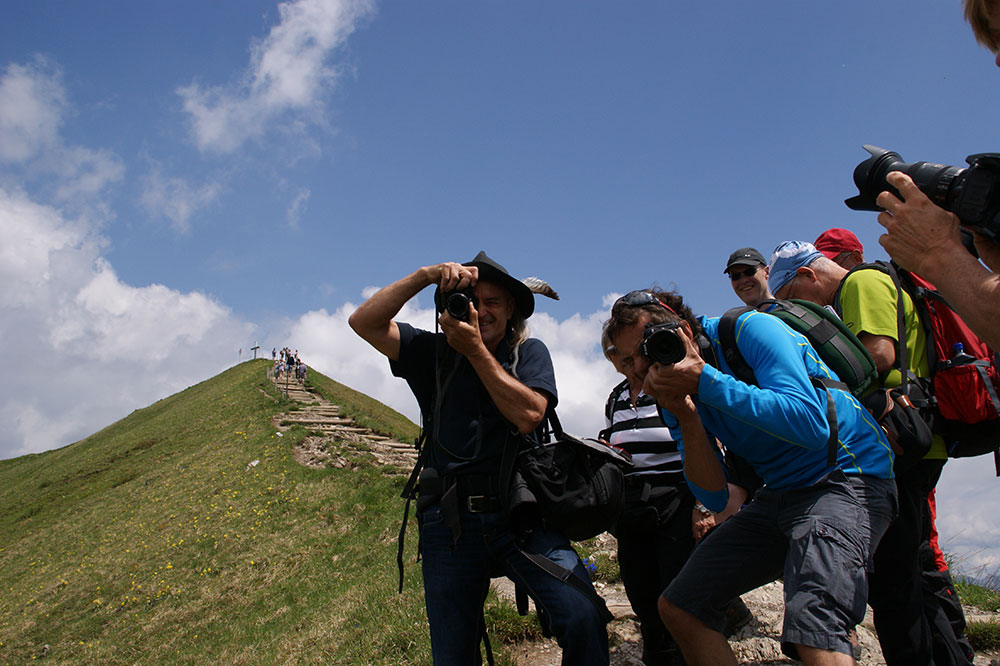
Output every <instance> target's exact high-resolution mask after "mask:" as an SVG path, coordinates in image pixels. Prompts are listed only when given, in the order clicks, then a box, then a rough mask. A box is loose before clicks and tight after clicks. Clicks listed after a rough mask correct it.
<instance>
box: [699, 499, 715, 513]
mask: <svg viewBox="0 0 1000 666" xmlns="http://www.w3.org/2000/svg"><path fill="white" fill-rule="evenodd" d="M694 508H696V509H698V511H700V512H701V514H702V515H703V516H714V515H715V514H714V513H712V512H711V511H709V510H708V507H707V506H705V505H704V504H702V503H701V502H695V503H694Z"/></svg>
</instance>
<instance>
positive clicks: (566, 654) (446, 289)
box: [350, 252, 609, 665]
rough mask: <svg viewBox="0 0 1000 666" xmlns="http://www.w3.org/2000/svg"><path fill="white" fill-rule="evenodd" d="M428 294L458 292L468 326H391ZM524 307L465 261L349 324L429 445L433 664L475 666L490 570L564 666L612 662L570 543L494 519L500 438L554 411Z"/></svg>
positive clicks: (407, 285) (426, 496)
mask: <svg viewBox="0 0 1000 666" xmlns="http://www.w3.org/2000/svg"><path fill="white" fill-rule="evenodd" d="M430 285H436V286H437V288H438V292H437V293H438V296H441V295H446V294H450V293H451V292H455V291H458V290H467V293H468V294H469V295H470V296H471V302H470V303H469V306H468V312H467V317H466V318H464V319H460V318H456V317H454V316H452V314H449V312H448V311H447V310H444V311H443V312H441V314H440V316H439V318H438V322H439V324H440V326H441V331H442V332H441V333H432V332H430V331H423V330H419V329H416V328H414V327H412V326H410V325H409V324H406V323H401V322H400V323H397V322H396V321H395V320H394V319H393V318H394V317H395V316H396V315H397V314H398V313H399V311H400V310H401V309H402V307H403V306H404V305H405V304H406V303H407V301H409V300H410V299H411V298H413V297H414V296H416V295H417V294H418V293H419V292H420V291H422V290H423V289H424V288H425V287H428V286H430ZM435 300H436V301H440V300H441V299H439V298H437V297H436V299H435ZM534 306H535V303H534V295H533V294H532V292H531V290H530V289H528V287H526V286H525V285H524V284H523V283H522V282H520V281H519V280H517V279H516V278H514V277H512V276H511V275H510V274H509V273H508V272H507V270H506V269H505V268H504V267H503V266H501V265H499V264H497V263H496V262H495V261H493V260H492V259H490V258H489V257H488V256H487V255H486V254H485V253H483V252H480V253H479V254H478V255H477V256H476V258H475V259H473V260H472V261H470V262H467V263H465V264H457V263H451V262H449V263H443V264H437V265H432V266H425V267H423V268H420V269H418V270H417V271H416V272H414V273H412V274H411V275H409V276H407V277H404V278H402V279H401V280H398V281H397V282H395V283H393V284H391V285H389V286H388V287H385V288H383V289H381V290H379V291H378V292H376V293H375V294H374V295H373V296H372V297H371V298H369V299H368V300H367V301H365V302H364V303H363V304H362V305H361V307H359V308H358V309H357V311H356V312H355V313H354V314H353V315H351V318H350V324H351V327H352V328H353V329H354V331H355V332H356V333H358V335H360V336H361V337H362V338H364V339H365V340H366V341H368V343H369V344H371V345H372V346H373V347H375V349H377V350H378V351H380V352H381V353H382V354H384V355H385V356H387V357H388V358H389V361H390V368H391V369H392V373H393V374H394V375H395V376H397V377H402V378H404V379H405V380H406V382H407V384H409V386H410V390H412V391H413V394H414V396H415V397H416V398H417V402H418V403H419V405H420V411H421V415H422V417H423V421H424V428H425V431H426V432H427V433H428V435H429V436H428V438H427V441H426V443H425V444H424V451H425V454H424V455H425V456H426V458H425V465H424V471H423V473H422V474H421V477H420V479H421V480H420V486H419V491H418V492H419V494H420V497H419V499H418V515H419V517H420V541H421V549H422V566H423V578H424V593H425V605H426V608H427V618H428V622H429V624H430V634H431V649H432V651H433V654H434V663H435V664H448V665H451V664H479V663H480V653H479V639H480V637H481V636H482V632H483V628H484V625H483V619H482V606H483V602H484V600H485V598H486V593H487V591H488V589H489V581H490V576H491V574H492V575H499V574H501V573H502V574H503V575H506V576H507V577H508V578H510V579H511V580H513V581H514V582H515V583H519V584H520V585H521V586H522V587H523V588H524V589H526V590H527V591H528V593H529V595H530V596H531V597H532V598H533V600H534V602H535V605H536V607H538V608H539V610H540V614H541V615H542V616H543V618H544V620H543V621H545V622H546V623H547V625H548V627H547V628H548V629H551V631H552V633H553V634H554V635H555V636H556V638H557V639H558V641H559V645H560V646H561V647H562V649H563V664H567V665H568V664H608V661H609V657H608V636H607V629H606V626H605V625H606V620H605V618H606V613H607V609H606V608H605V607H604V606H603V602H602V601H601V600H600V597H598V596H597V595H596V593H594V592H593V588H592V587H591V583H590V580H589V578H588V577H587V573H586V569H585V568H584V567H583V564H582V563H581V561H580V558H579V556H578V555H577V554H576V552H575V551H574V550H573V548H572V547H571V546H570V543H569V541H568V540H567V539H566V537H565V536H563V535H562V534H560V533H557V532H554V531H552V530H548V529H541V528H540V529H535V530H533V531H531V532H530V533H528V534H515V533H514V532H513V531H512V530H511V529H510V527H509V525H508V524H507V520H506V518H505V515H504V511H503V501H504V499H505V489H504V488H502V487H501V486H502V484H501V483H500V469H501V463H502V459H503V453H504V449H505V448H506V447H507V446H508V444H513V441H511V442H508V439H509V438H510V437H511V436H512V435H511V433H513V432H519V433H521V434H529V433H532V432H533V431H534V430H535V429H536V428H537V427H538V426H539V424H540V423H541V422H542V419H543V418H544V416H545V411H546V409H547V407H548V406H549V405H550V404H551V405H552V406H554V405H555V404H556V401H557V395H556V385H555V375H554V372H553V369H552V360H551V358H550V356H549V352H548V349H546V347H545V345H544V344H543V343H542V342H541V341H540V340H537V339H535V338H528V337H527V326H526V324H525V320H526V319H527V318H528V317H530V316H531V314H532V312H533V311H534ZM438 309H439V310H442V308H440V307H439V308H438ZM525 553H531V554H540V555H543V556H544V557H546V558H548V559H549V560H551V561H552V562H554V563H556V564H558V565H560V566H561V567H562V568H564V569H567V570H570V571H572V575H574V576H576V577H577V578H578V580H576V581H574V582H573V584H568V583H567V582H565V581H562V580H559V579H557V578H556V577H554V576H553V575H552V574H550V573H548V572H546V571H544V570H542V569H541V568H539V567H538V566H537V565H536V564H534V563H533V562H532V561H531V560H529V559H528V558H527V557H526V556H525ZM581 584H582V585H581ZM586 590H589V592H590V593H589V594H588V593H587V592H586Z"/></svg>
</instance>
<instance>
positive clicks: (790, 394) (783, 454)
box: [616, 293, 895, 666]
mask: <svg viewBox="0 0 1000 666" xmlns="http://www.w3.org/2000/svg"><path fill="white" fill-rule="evenodd" d="M659 300H660V301H661V302H662V304H663V306H664V308H665V309H666V310H667V315H666V317H665V321H664V322H663V323H661V324H655V325H653V326H649V327H647V326H646V325H644V323H643V322H642V321H637V322H636V323H635V324H633V325H631V326H629V327H626V328H625V329H624V330H623V331H622V332H621V333H620V334H619V335H618V336H617V338H616V340H617V342H616V346H617V347H618V348H619V351H620V353H621V354H622V355H623V356H632V357H633V358H634V359H635V364H636V372H637V373H639V374H640V375H641V376H643V377H644V383H643V390H644V391H645V392H646V393H647V394H649V395H652V396H653V397H655V398H656V401H657V404H658V405H659V406H660V407H661V408H663V409H662V411H661V415H662V417H663V420H664V422H665V423H666V424H667V425H668V426H669V427H670V428H671V433H672V434H673V433H677V435H675V437H674V439H675V440H679V441H681V442H683V449H682V451H681V453H682V456H683V462H684V475H685V477H686V478H687V482H688V486H689V487H690V488H691V491H692V492H693V493H694V495H695V497H697V498H698V499H699V500H700V501H701V502H702V503H703V504H704V505H705V506H706V507H708V508H709V509H710V510H714V511H721V510H722V509H723V508H724V507H725V506H726V504H727V500H728V486H727V478H726V471H725V468H724V466H723V463H722V460H721V457H720V454H719V450H718V448H717V447H716V446H715V444H714V439H718V440H719V441H720V442H722V443H723V444H724V445H725V446H726V447H727V448H728V449H729V450H731V451H733V452H734V453H735V454H737V455H739V456H740V457H742V458H743V459H744V460H745V461H746V462H747V463H749V464H750V466H751V467H752V468H753V470H754V472H755V473H756V474H757V475H758V476H760V477H761V478H762V479H763V480H764V487H763V488H761V489H760V490H758V491H757V493H756V494H755V495H754V498H753V500H752V501H751V502H750V503H749V504H748V505H747V506H745V507H744V508H743V509H741V510H740V511H738V512H737V513H736V514H735V515H733V516H732V517H730V518H729V519H728V520H727V521H725V522H724V523H722V524H721V525H719V526H718V527H717V528H716V529H715V530H714V531H712V532H711V533H709V534H708V535H707V536H706V537H705V538H704V539H703V540H702V542H701V543H700V544H699V545H698V547H697V548H695V549H694V551H693V552H692V553H691V555H690V557H689V558H688V560H687V563H686V564H685V565H684V567H683V568H682V569H681V571H680V573H678V574H677V576H676V577H675V578H674V580H673V582H671V583H670V585H669V586H668V587H667V589H666V590H665V591H664V592H663V594H662V596H661V597H660V600H659V610H660V616H661V617H662V619H663V621H664V623H665V624H666V625H667V628H668V629H669V630H670V633H671V635H673V637H674V638H675V639H676V640H677V643H678V644H679V645H680V647H681V651H682V652H683V654H684V659H685V660H686V662H687V663H689V664H720V665H721V664H733V665H735V664H736V658H735V655H734V654H733V652H732V650H731V648H730V647H729V643H728V642H727V641H726V639H725V636H724V635H723V633H722V631H721V630H722V628H723V626H724V620H725V609H726V604H727V603H728V602H729V600H731V599H733V598H734V597H736V596H737V595H740V594H742V593H744V592H747V591H749V590H752V589H754V588H756V587H759V586H761V585H764V584H765V583H768V582H770V581H773V580H775V579H777V578H778V577H783V579H784V592H785V615H784V618H785V619H784V627H783V630H782V636H781V642H782V650H783V651H784V652H785V654H788V655H789V656H792V657H794V658H797V659H800V660H801V661H803V662H804V663H806V664H807V665H810V666H813V665H818V664H845V665H846V664H853V663H854V659H853V657H852V648H851V643H850V640H849V639H848V630H849V629H850V628H851V626H853V625H854V624H857V623H859V622H860V621H861V619H862V618H863V617H864V613H865V599H866V597H867V592H868V590H867V581H866V576H865V571H866V570H867V568H868V564H869V562H870V556H871V551H872V550H873V549H874V547H875V545H876V544H877V543H878V541H879V539H880V538H881V536H882V533H883V532H884V531H885V529H886V527H887V526H888V524H889V522H890V520H891V519H892V516H893V514H894V513H895V488H894V486H893V483H892V481H891V480H890V479H891V478H892V453H891V450H890V449H889V446H888V441H887V440H886V439H885V437H884V434H882V432H881V429H880V428H879V427H878V426H877V424H876V423H875V421H874V420H873V419H872V418H871V417H870V416H868V415H867V413H866V412H865V410H864V409H862V408H860V406H859V405H858V403H857V402H856V401H855V400H854V398H853V397H852V396H851V394H850V393H849V392H848V391H846V390H842V389H838V388H825V386H826V384H827V382H825V381H824V379H829V378H831V377H833V376H834V375H833V374H832V372H831V371H830V369H829V368H828V367H827V366H826V365H825V364H823V363H822V362H821V361H820V360H818V359H819V356H818V355H817V354H816V352H815V350H814V349H813V348H812V346H811V345H810V344H809V342H808V341H807V340H806V339H805V337H803V336H802V335H799V334H798V333H794V332H793V331H792V330H791V329H789V328H788V327H787V326H785V324H784V323H782V322H781V321H780V320H779V319H777V318H776V317H772V316H771V315H768V314H766V313H763V312H759V311H757V310H751V311H749V312H746V313H743V314H742V315H740V317H739V318H738V320H737V321H736V324H735V325H736V331H738V336H737V338H736V340H737V346H738V348H739V352H740V354H741V355H742V356H743V358H744V360H745V361H746V362H747V364H748V365H749V366H750V367H751V368H752V370H753V374H754V377H755V380H756V381H755V382H754V384H753V385H751V384H747V383H745V382H743V381H741V380H739V379H737V378H736V377H735V376H734V375H733V374H732V372H731V370H730V368H729V364H728V362H727V361H726V355H725V350H723V348H722V345H721V343H720V336H719V333H718V327H719V319H718V318H711V319H709V318H704V317H700V318H695V317H694V316H693V315H692V314H691V311H690V309H689V308H688V307H687V306H686V305H685V304H684V301H683V299H682V298H681V297H680V295H679V294H677V293H664V294H661V295H659ZM703 356H704V358H703ZM712 364H714V365H712ZM814 380H816V381H814ZM834 428H836V430H834Z"/></svg>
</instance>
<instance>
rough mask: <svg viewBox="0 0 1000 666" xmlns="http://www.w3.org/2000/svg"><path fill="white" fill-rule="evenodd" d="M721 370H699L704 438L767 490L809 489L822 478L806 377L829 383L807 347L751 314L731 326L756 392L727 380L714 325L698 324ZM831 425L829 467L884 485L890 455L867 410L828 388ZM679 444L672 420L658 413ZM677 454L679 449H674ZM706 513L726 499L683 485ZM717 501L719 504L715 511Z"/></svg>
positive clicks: (822, 436)
mask: <svg viewBox="0 0 1000 666" xmlns="http://www.w3.org/2000/svg"><path fill="white" fill-rule="evenodd" d="M701 325H702V328H703V329H704V331H705V334H706V335H707V336H708V338H709V339H710V340H711V342H712V347H713V349H714V350H715V355H716V358H717V359H719V361H718V362H719V365H720V366H721V368H714V367H712V366H711V365H705V368H704V370H703V372H702V374H701V379H700V380H699V384H698V395H697V396H692V397H693V398H694V402H695V404H696V405H697V408H698V415H699V416H700V417H701V421H702V423H703V424H704V426H705V428H706V429H707V430H708V431H709V433H710V434H711V435H712V436H714V437H716V438H718V439H719V441H721V442H722V443H723V444H724V445H725V446H726V447H727V448H729V449H731V450H732V451H733V452H735V453H736V454H737V455H740V456H742V457H743V458H744V459H745V460H746V461H747V462H749V463H750V464H751V465H752V466H753V468H754V470H755V471H756V472H757V474H758V475H759V476H760V477H761V478H763V479H764V483H765V485H766V486H767V487H768V488H769V489H771V490H788V489H791V488H803V487H807V486H810V485H812V484H813V483H815V482H816V481H818V480H819V479H821V478H823V477H824V476H826V475H827V474H828V473H829V472H830V471H832V468H831V467H828V466H827V441H828V439H829V437H830V429H829V425H828V423H827V415H826V391H824V390H823V389H820V388H816V387H814V386H813V385H812V383H811V382H810V379H809V378H810V377H828V378H832V379H837V376H836V375H835V374H834V373H833V371H832V370H830V368H828V367H827V366H826V364H825V363H823V362H822V361H821V360H820V357H819V354H817V353H816V351H815V350H814V349H813V347H812V346H811V345H810V344H809V341H808V340H806V338H805V337H804V336H803V335H801V334H800V333H796V332H795V331H793V330H792V329H790V328H789V327H788V326H786V325H785V324H784V322H782V321H781V320H780V319H778V318H777V317H773V316H771V315H768V314H766V313H762V312H758V311H756V310H752V311H750V312H747V313H746V314H743V315H741V316H740V318H739V319H738V320H737V322H736V344H737V347H739V350H740V353H741V354H742V355H743V358H744V359H746V361H747V363H748V364H749V365H750V367H751V368H753V371H754V375H755V376H756V378H757V384H758V385H757V386H751V385H748V384H744V383H743V382H741V381H740V380H738V379H736V377H734V376H732V374H731V372H732V371H731V370H730V368H729V366H728V364H727V363H726V362H725V358H724V354H723V351H722V347H721V345H720V342H719V335H718V329H719V318H718V317H715V318H705V317H702V318H701ZM831 392H832V395H833V398H834V401H835V404H836V407H837V421H838V428H839V431H838V440H839V441H838V447H837V467H838V468H840V469H841V470H843V471H844V473H845V474H848V475H865V476H872V477H876V478H880V479H891V478H892V449H891V448H890V446H889V442H888V440H887V439H886V437H885V432H884V431H883V430H882V428H881V426H879V425H878V423H876V421H875V419H874V417H872V416H871V414H869V412H868V410H866V409H865V408H864V407H862V406H861V404H860V403H858V401H857V400H856V399H855V398H854V397H853V396H852V395H851V394H850V392H848V391H846V390H837V389H831ZM661 411H662V414H663V418H664V421H665V422H666V424H667V425H668V427H670V428H671V429H672V431H674V432H676V435H677V436H676V439H678V440H681V437H679V435H680V431H679V428H678V425H677V420H676V419H675V418H674V417H673V415H672V414H670V413H669V412H667V411H665V410H661ZM682 450H683V449H682ZM689 485H690V486H691V490H692V491H693V492H694V494H695V496H696V497H698V499H699V500H701V502H702V503H703V504H705V506H707V507H708V508H710V509H712V510H713V511H721V510H722V509H723V508H725V502H726V500H727V498H728V497H727V496H728V493H727V492H721V493H710V492H708V491H705V490H703V489H701V488H698V487H697V486H696V485H695V484H693V483H691V482H690V481H689ZM720 501H721V505H720Z"/></svg>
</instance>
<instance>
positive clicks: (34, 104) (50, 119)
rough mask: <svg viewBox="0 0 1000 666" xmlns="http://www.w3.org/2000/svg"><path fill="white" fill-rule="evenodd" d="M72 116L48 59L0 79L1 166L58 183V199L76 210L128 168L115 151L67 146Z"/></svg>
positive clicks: (58, 76)
mask: <svg viewBox="0 0 1000 666" xmlns="http://www.w3.org/2000/svg"><path fill="white" fill-rule="evenodd" d="M69 111H70V108H69V105H68V103H67V101H66V93H65V90H64V89H63V85H62V76H61V74H60V72H59V70H58V69H57V68H56V67H55V66H54V65H51V64H50V63H49V62H48V61H47V60H45V59H44V58H36V59H35V60H34V61H33V62H31V63H29V64H27V65H18V64H11V65H8V66H7V69H6V70H5V72H4V73H3V76H2V77H0V162H7V163H10V164H16V165H19V166H22V167H27V168H26V171H25V173H29V174H32V175H33V176H35V177H39V176H49V177H54V178H55V191H54V193H53V196H54V197H55V199H56V200H58V201H60V202H66V203H69V204H73V205H78V204H79V203H80V201H79V200H80V199H81V198H82V199H84V200H87V199H89V198H90V197H93V196H95V195H97V194H99V193H100V192H101V191H102V190H103V189H104V188H105V187H106V186H107V185H108V184H109V183H112V182H116V181H119V180H121V179H122V177H123V175H124V173H125V167H124V165H123V164H122V162H121V160H120V159H119V158H118V156H117V155H115V154H114V153H112V152H111V151H108V150H92V149H89V148H84V147H82V146H67V145H65V144H64V142H63V140H62V138H61V137H60V136H59V130H60V128H61V127H62V124H63V117H64V116H65V115H66V114H67V113H68V112H69Z"/></svg>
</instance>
